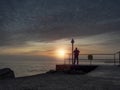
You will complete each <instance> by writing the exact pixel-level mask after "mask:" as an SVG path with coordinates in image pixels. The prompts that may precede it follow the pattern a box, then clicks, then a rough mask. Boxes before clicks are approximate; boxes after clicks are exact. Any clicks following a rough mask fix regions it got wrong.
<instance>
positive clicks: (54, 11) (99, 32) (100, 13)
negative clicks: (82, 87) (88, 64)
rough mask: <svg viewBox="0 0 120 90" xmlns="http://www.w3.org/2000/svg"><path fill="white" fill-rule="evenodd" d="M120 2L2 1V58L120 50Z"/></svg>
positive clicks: (0, 7) (0, 4)
mask: <svg viewBox="0 0 120 90" xmlns="http://www.w3.org/2000/svg"><path fill="white" fill-rule="evenodd" d="M119 35H120V0H0V54H1V55H16V54H17V55H40V56H41V55H46V56H49V55H52V54H53V53H54V51H55V50H56V49H59V48H64V49H65V50H67V52H70V50H71V49H70V48H71V43H70V40H71V39H72V38H74V39H75V47H78V48H79V49H80V51H81V53H100V52H102V53H114V52H117V51H119V50H120V48H119V46H120V37H119Z"/></svg>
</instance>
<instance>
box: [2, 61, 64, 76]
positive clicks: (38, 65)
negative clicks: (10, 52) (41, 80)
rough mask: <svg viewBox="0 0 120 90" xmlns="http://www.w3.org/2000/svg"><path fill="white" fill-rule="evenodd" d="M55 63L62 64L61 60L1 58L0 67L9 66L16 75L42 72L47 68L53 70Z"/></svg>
mask: <svg viewBox="0 0 120 90" xmlns="http://www.w3.org/2000/svg"><path fill="white" fill-rule="evenodd" d="M56 64H63V61H62V60H61V61H60V60H2V61H0V69H2V68H10V69H12V70H13V71H14V73H15V76H16V77H23V76H30V75H36V74H42V73H45V72H47V71H49V70H55V67H56Z"/></svg>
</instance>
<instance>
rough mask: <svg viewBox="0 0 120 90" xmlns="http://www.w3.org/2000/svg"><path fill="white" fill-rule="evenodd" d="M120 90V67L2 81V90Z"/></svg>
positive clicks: (105, 67) (103, 67) (104, 67)
mask: <svg viewBox="0 0 120 90" xmlns="http://www.w3.org/2000/svg"><path fill="white" fill-rule="evenodd" d="M50 89H51V90H114V89H115V90H120V67H118V66H99V67H98V68H96V69H95V70H94V71H91V72H89V73H88V74H84V75H80V74H74V75H71V74H63V73H44V74H38V75H33V76H25V77H18V78H15V79H9V80H0V90H50Z"/></svg>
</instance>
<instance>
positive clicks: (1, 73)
mask: <svg viewBox="0 0 120 90" xmlns="http://www.w3.org/2000/svg"><path fill="white" fill-rule="evenodd" d="M14 78H15V74H14V72H13V71H12V70H11V69H10V68H4V69H0V80H1V79H14Z"/></svg>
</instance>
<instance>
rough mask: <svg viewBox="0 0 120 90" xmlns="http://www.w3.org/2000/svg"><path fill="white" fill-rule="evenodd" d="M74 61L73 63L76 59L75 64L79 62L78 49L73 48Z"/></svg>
mask: <svg viewBox="0 0 120 90" xmlns="http://www.w3.org/2000/svg"><path fill="white" fill-rule="evenodd" d="M73 53H74V63H73V64H75V63H76V61H77V64H78V63H79V61H78V59H79V58H78V57H79V53H80V51H79V50H78V49H77V48H76V49H75V50H74V52H73Z"/></svg>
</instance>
